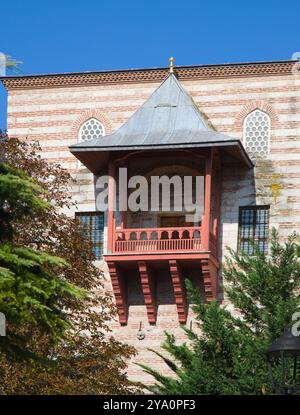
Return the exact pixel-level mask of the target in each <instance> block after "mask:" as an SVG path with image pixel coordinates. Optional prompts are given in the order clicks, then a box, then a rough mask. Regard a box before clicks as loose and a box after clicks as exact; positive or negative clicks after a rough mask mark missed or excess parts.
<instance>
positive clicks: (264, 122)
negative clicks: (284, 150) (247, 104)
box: [244, 109, 270, 158]
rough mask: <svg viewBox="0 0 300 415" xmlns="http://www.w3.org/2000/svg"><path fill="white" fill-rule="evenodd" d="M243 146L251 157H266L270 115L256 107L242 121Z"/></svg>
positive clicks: (268, 144) (268, 142) (268, 143)
mask: <svg viewBox="0 0 300 415" xmlns="http://www.w3.org/2000/svg"><path fill="white" fill-rule="evenodd" d="M244 146H245V148H246V150H247V151H248V152H249V154H250V155H251V156H252V157H254V158H255V157H260V158H263V157H267V156H268V154H269V146H270V117H269V115H268V114H267V113H266V112H263V111H261V110H259V109H256V110H254V111H252V112H250V114H248V115H247V117H246V118H245V121H244Z"/></svg>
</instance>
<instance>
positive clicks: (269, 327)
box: [140, 229, 300, 395]
mask: <svg viewBox="0 0 300 415" xmlns="http://www.w3.org/2000/svg"><path fill="white" fill-rule="evenodd" d="M299 255H300V249H299V243H298V239H297V236H296V235H295V234H292V235H291V236H290V237H289V238H288V241H287V242H286V243H285V244H280V243H279V239H278V234H277V232H276V231H275V230H274V229H273V230H272V235H271V244H270V255H267V254H264V253H261V252H260V251H259V249H258V247H254V255H252V256H250V255H249V254H247V253H245V252H235V251H234V250H231V249H230V250H229V256H228V257H227V258H226V261H225V266H224V271H223V273H224V278H225V281H226V286H225V291H226V293H227V296H228V299H229V300H230V302H231V303H232V305H233V306H234V308H235V310H236V312H235V313H234V314H233V313H232V312H230V311H229V310H228V309H226V307H223V306H221V305H220V304H219V303H218V302H216V301H213V302H211V303H210V304H203V303H202V302H201V300H200V296H199V294H198V293H195V291H194V290H193V289H192V287H191V285H190V283H189V282H187V285H188V290H189V292H190V295H191V297H192V301H193V302H194V304H195V305H194V307H193V309H194V312H195V315H196V320H197V322H198V326H199V329H200V332H199V333H196V332H194V331H192V330H189V329H186V328H185V329H184V330H185V332H186V335H187V337H188V339H189V343H184V344H181V345H178V344H176V339H175V337H174V336H173V335H171V334H167V337H166V341H165V342H164V344H163V345H162V347H163V349H164V350H165V351H167V352H168V353H169V356H165V355H162V354H160V353H157V354H158V355H159V356H160V357H162V359H163V360H164V361H165V363H166V364H167V365H168V366H169V367H170V368H171V370H172V371H173V372H174V375H175V376H173V377H170V376H164V375H163V374H161V373H159V372H158V371H156V370H154V369H153V368H150V367H147V366H145V365H142V364H141V365H140V366H141V367H143V368H144V370H145V371H146V372H148V373H150V374H151V375H152V376H153V377H154V378H155V380H156V381H157V383H156V384H155V385H154V386H152V387H149V389H150V390H151V391H152V392H154V393H157V394H197V395H198V394H260V393H261V390H262V387H263V385H265V386H266V390H267V391H269V392H270V390H271V388H270V385H269V378H268V373H267V367H266V361H265V351H266V349H267V347H268V346H269V344H270V343H271V342H272V341H273V340H274V339H275V338H277V337H278V336H279V335H280V334H282V333H283V331H284V330H285V329H286V328H287V327H288V326H289V325H290V324H291V319H292V315H293V313H294V312H295V311H296V309H297V307H298V306H299V304H300V299H299V287H300V263H299Z"/></svg>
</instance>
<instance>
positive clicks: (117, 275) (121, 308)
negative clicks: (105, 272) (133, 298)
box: [107, 261, 128, 325]
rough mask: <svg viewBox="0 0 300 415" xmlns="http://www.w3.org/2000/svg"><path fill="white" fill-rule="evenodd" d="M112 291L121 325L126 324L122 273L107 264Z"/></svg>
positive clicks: (124, 280) (125, 298) (126, 312)
mask: <svg viewBox="0 0 300 415" xmlns="http://www.w3.org/2000/svg"><path fill="white" fill-rule="evenodd" d="M107 265H108V269H109V273H110V278H111V283H112V289H113V293H114V296H115V300H116V306H117V310H118V315H119V322H120V324H121V325H125V324H127V317H128V306H127V286H126V278H125V275H124V271H123V270H122V269H121V268H120V267H119V266H118V265H117V264H116V263H115V262H114V261H109V262H107Z"/></svg>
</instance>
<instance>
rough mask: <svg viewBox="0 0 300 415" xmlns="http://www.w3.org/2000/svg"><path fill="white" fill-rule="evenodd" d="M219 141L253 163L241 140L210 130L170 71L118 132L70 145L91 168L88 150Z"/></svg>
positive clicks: (213, 144)
mask: <svg viewBox="0 0 300 415" xmlns="http://www.w3.org/2000/svg"><path fill="white" fill-rule="evenodd" d="M218 144H219V145H225V146H228V145H229V146H235V147H238V150H237V152H240V153H241V154H240V158H242V159H244V161H246V164H248V166H251V161H250V159H249V157H248V155H247V153H246V151H245V150H244V148H243V146H242V144H241V143H240V140H237V139H236V138H233V137H229V136H227V135H224V134H221V133H218V132H216V131H214V130H213V129H211V128H210V127H209V125H208V124H207V123H206V121H205V120H204V118H203V116H202V115H201V113H200V111H199V109H198V107H197V106H196V104H195V103H194V101H193V99H192V98H191V97H190V95H189V94H188V93H187V92H186V91H185V90H184V88H183V87H182V86H181V84H180V83H179V82H178V80H177V78H176V76H175V75H174V74H173V73H170V74H169V75H168V76H167V78H166V79H165V80H164V81H163V82H162V84H161V85H160V86H159V87H158V88H157V89H156V90H155V91H154V93H153V94H152V95H151V96H150V97H149V98H148V100H147V101H146V102H145V103H144V104H143V105H142V106H141V107H140V108H139V109H138V110H137V111H136V112H135V113H134V114H133V115H132V116H131V117H130V118H129V119H128V120H127V122H126V123H125V124H123V125H122V126H121V127H120V128H119V129H118V130H117V131H116V132H115V133H113V134H110V135H107V136H104V137H99V138H96V139H93V140H89V141H85V142H82V143H78V144H75V145H72V146H70V147H69V148H70V151H71V152H72V153H73V154H74V155H75V156H76V157H77V158H79V160H81V161H83V163H84V164H85V165H87V167H89V165H88V163H87V159H88V157H87V154H86V152H95V151H101V152H102V151H116V150H130V149H135V150H138V149H152V150H153V149H156V148H184V147H210V146H216V145H218ZM241 156H242V157H241Z"/></svg>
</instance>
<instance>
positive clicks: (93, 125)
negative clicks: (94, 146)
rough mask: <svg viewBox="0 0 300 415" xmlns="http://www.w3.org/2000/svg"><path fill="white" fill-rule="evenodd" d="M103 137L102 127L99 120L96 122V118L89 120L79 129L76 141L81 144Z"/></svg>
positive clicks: (103, 130)
mask: <svg viewBox="0 0 300 415" xmlns="http://www.w3.org/2000/svg"><path fill="white" fill-rule="evenodd" d="M104 135H105V129H104V125H103V124H102V123H101V122H100V121H99V120H97V118H89V119H88V120H87V121H85V122H84V123H83V124H82V125H81V127H80V129H79V134H78V140H79V142H83V141H88V140H93V139H95V138H99V137H103V136H104Z"/></svg>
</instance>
